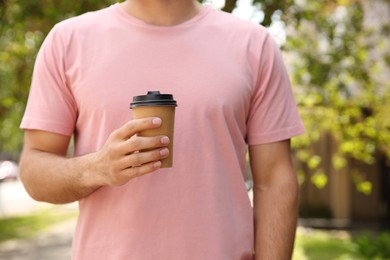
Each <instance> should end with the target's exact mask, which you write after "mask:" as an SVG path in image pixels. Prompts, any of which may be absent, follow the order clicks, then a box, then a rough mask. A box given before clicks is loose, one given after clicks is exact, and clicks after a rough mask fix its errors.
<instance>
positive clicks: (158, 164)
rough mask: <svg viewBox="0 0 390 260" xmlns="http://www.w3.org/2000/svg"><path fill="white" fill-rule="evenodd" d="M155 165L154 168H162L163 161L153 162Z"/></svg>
mask: <svg viewBox="0 0 390 260" xmlns="http://www.w3.org/2000/svg"><path fill="white" fill-rule="evenodd" d="M153 167H154V168H160V167H161V162H160V161H157V162H155V163H153Z"/></svg>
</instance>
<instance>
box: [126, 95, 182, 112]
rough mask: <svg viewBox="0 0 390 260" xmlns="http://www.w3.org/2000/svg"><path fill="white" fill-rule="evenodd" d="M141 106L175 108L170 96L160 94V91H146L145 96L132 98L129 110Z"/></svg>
mask: <svg viewBox="0 0 390 260" xmlns="http://www.w3.org/2000/svg"><path fill="white" fill-rule="evenodd" d="M141 106H175V107H176V106H177V103H176V100H174V99H173V96H172V95H171V94H160V91H148V94H147V95H141V96H134V97H133V102H131V103H130V108H135V107H141Z"/></svg>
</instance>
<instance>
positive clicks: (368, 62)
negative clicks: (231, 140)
mask: <svg viewBox="0 0 390 260" xmlns="http://www.w3.org/2000/svg"><path fill="white" fill-rule="evenodd" d="M271 2H272V1H271ZM287 2H288V1H287ZM299 3H300V4H298V3H296V4H295V5H294V6H292V5H290V6H288V7H287V8H285V9H284V10H283V11H284V16H283V19H284V20H285V23H286V24H288V27H287V28H288V30H289V36H290V37H289V38H288V39H287V42H286V44H285V45H284V46H283V49H284V50H285V51H286V52H287V57H288V60H287V61H288V65H289V68H290V69H291V73H290V74H291V76H292V81H293V85H294V86H295V87H296V97H297V101H298V104H299V106H300V110H301V114H302V117H303V119H304V122H305V126H306V129H307V134H306V135H304V136H302V137H299V138H297V139H295V140H294V142H293V145H294V147H295V148H296V149H297V150H298V154H301V155H302V154H305V156H298V157H299V158H300V160H301V161H303V162H304V163H306V164H307V166H308V169H317V168H320V169H323V170H324V168H323V167H324V165H322V164H321V163H319V162H320V160H319V159H318V158H317V157H318V155H316V154H314V153H313V152H314V150H313V149H310V147H311V145H313V144H315V143H317V142H319V140H320V138H321V136H325V135H330V136H331V137H332V141H333V142H334V143H335V144H337V145H338V146H337V149H336V151H335V154H334V155H333V158H332V164H333V165H332V166H333V168H334V169H336V170H340V169H342V168H343V167H345V166H346V165H347V164H348V160H349V159H350V158H351V159H354V160H357V161H360V162H362V163H365V164H373V163H375V162H376V158H377V156H378V154H384V155H385V156H387V158H390V117H389V116H388V115H389V114H390V106H389V105H388V104H389V103H390V66H389V62H388V57H389V54H390V52H389V49H390V42H389V41H388V39H389V37H390V34H389V32H390V30H389V29H388V28H389V25H390V23H389V22H388V20H382V22H381V23H375V24H374V25H371V24H372V22H373V21H370V20H369V19H368V18H367V17H369V16H368V12H369V11H370V8H369V6H368V4H369V3H367V2H365V1H353V0H338V1H325V0H322V1H299ZM376 4H382V5H384V6H387V8H388V7H389V4H388V2H387V3H385V2H382V1H376ZM371 19H372V16H371ZM313 158H315V160H313ZM357 186H358V187H359V189H360V190H361V191H362V192H363V193H366V194H367V193H369V192H370V191H369V190H370V185H369V184H368V183H367V182H366V181H364V180H363V182H362V183H360V184H357Z"/></svg>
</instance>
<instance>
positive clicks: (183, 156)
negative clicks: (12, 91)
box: [20, 0, 303, 260]
mask: <svg viewBox="0 0 390 260" xmlns="http://www.w3.org/2000/svg"><path fill="white" fill-rule="evenodd" d="M148 90H159V91H161V93H169V94H173V95H174V98H175V99H176V100H177V102H178V108H177V110H176V124H175V129H176V131H175V142H174V150H175V158H174V165H173V168H169V169H160V166H161V162H160V160H161V159H162V158H165V157H166V156H167V155H168V154H169V152H170V151H168V149H167V148H166V146H167V144H168V143H169V142H170V140H169V139H168V138H167V137H166V136H156V137H140V136H137V133H138V132H139V131H142V130H145V129H149V128H155V127H159V126H160V125H161V123H162V122H161V119H159V118H146V119H142V120H132V117H131V112H130V111H129V109H128V105H129V102H130V101H131V98H132V97H133V96H135V95H140V94H146V92H147V91H148ZM21 127H22V128H23V129H25V146H24V150H23V154H22V158H21V162H20V167H21V171H22V172H21V178H22V181H23V183H24V185H25V187H26V189H27V191H28V192H29V193H30V195H31V196H32V197H33V198H35V199H36V200H39V201H47V202H51V203H68V202H72V201H79V205H80V215H79V219H78V224H77V228H76V231H75V237H74V241H73V258H74V259H196V260H199V259H221V260H225V259H253V258H254V256H253V252H254V251H255V259H289V258H290V257H291V253H292V248H293V241H294V234H295V229H296V218H297V181H296V176H295V174H294V171H293V168H292V164H291V159H290V151H289V150H290V148H289V139H290V138H291V137H292V136H294V135H298V134H301V133H302V132H303V126H302V123H301V120H300V118H299V115H298V113H297V109H296V105H295V103H294V99H293V96H292V92H291V87H290V83H289V80H288V76H287V73H286V70H285V68H284V65H283V62H282V59H281V56H280V53H279V51H278V48H277V46H276V45H275V43H274V42H273V41H272V39H271V37H270V36H269V35H268V33H267V31H266V30H265V29H264V28H263V27H261V26H258V25H253V24H251V23H249V22H244V21H241V20H239V19H237V18H234V17H233V16H231V15H229V14H225V13H223V12H221V11H217V10H214V9H211V8H210V7H206V6H202V5H200V4H198V3H197V1H193V0H128V1H125V2H123V3H121V4H115V5H113V6H111V7H109V8H106V9H103V10H100V11H97V12H91V13H87V14H85V15H81V16H79V17H76V18H72V19H69V20H66V21H63V22H61V23H59V24H58V25H56V26H55V27H54V28H53V30H52V31H51V32H50V34H49V35H48V37H47V38H46V40H45V42H44V44H43V46H42V48H41V50H40V53H39V55H38V57H37V61H36V65H35V70H34V76H33V82H32V87H31V92H30V97H29V101H28V105H27V108H26V112H25V116H24V118H23V122H22V124H21ZM72 135H74V139H75V151H74V156H73V157H71V158H67V157H66V153H67V149H68V145H69V142H70V139H71V136H72ZM247 144H249V153H250V161H251V167H252V172H253V178H254V210H252V208H251V206H250V202H249V199H248V195H247V192H246V188H245V185H244V175H245V173H244V171H245V154H246V145H247ZM144 149H147V150H148V151H146V152H145V151H143V150H144ZM253 219H254V221H253Z"/></svg>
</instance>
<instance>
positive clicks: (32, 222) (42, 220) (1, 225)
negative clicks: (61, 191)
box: [0, 210, 77, 242]
mask: <svg viewBox="0 0 390 260" xmlns="http://www.w3.org/2000/svg"><path fill="white" fill-rule="evenodd" d="M76 216H77V212H74V211H69V212H68V211H66V212H62V211H59V212H57V211H53V210H45V211H40V212H37V213H35V214H31V215H26V216H16V217H7V218H0V242H3V241H6V240H11V239H24V238H30V237H33V236H34V235H36V234H37V233H38V232H39V231H41V230H43V229H45V228H47V227H49V226H51V225H53V224H56V223H59V222H62V221H65V220H68V219H71V218H75V217H76Z"/></svg>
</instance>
